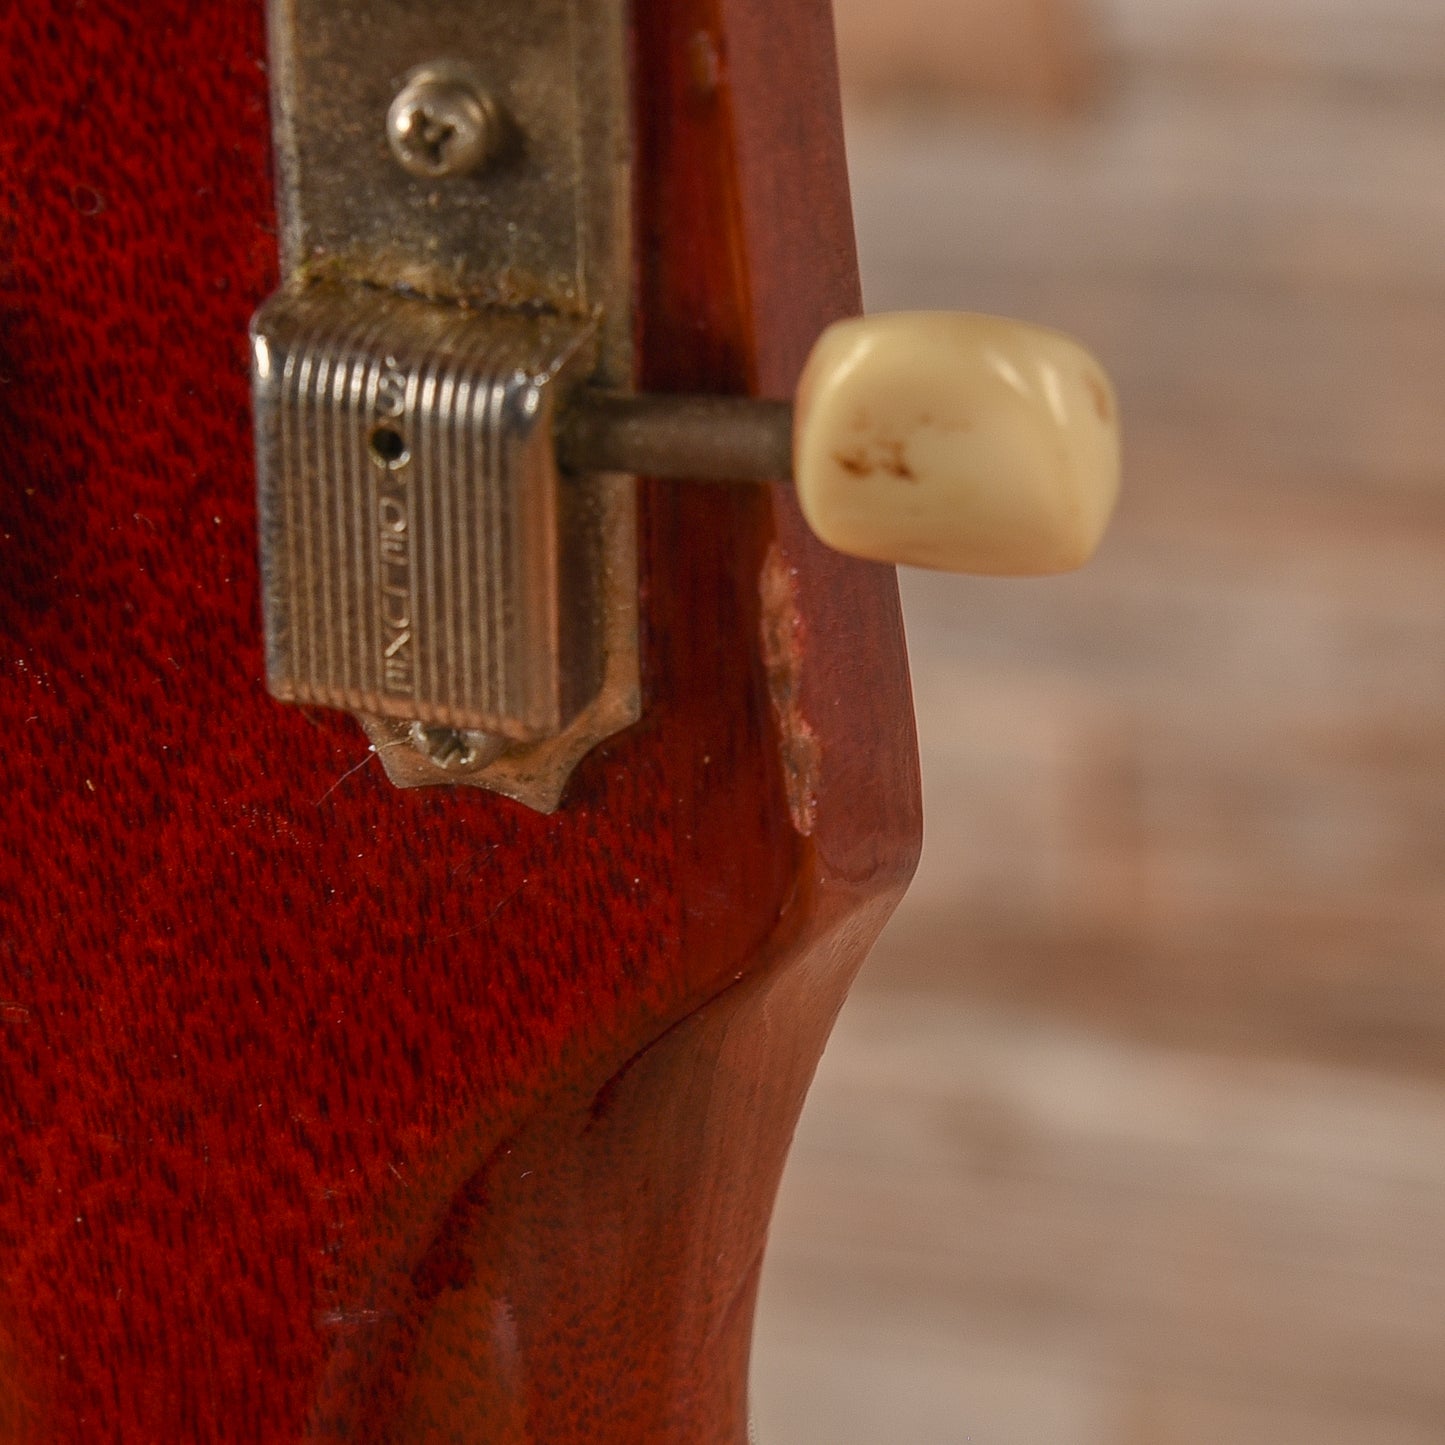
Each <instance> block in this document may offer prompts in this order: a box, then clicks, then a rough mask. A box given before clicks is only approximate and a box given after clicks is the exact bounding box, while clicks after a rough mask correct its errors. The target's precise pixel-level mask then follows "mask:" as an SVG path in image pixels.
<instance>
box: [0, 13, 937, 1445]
mask: <svg viewBox="0 0 1445 1445" xmlns="http://www.w3.org/2000/svg"><path fill="white" fill-rule="evenodd" d="M636 32H637V73H638V80H639V95H640V96H642V97H643V98H644V103H643V104H642V105H641V106H640V116H639V132H640V134H639V146H640V157H639V159H640V164H639V175H640V180H639V191H638V201H637V204H638V218H639V228H640V234H641V248H642V255H641V258H640V265H639V283H638V292H639V317H640V320H639V334H640V342H641V355H642V358H643V360H642V370H643V373H644V377H643V379H644V380H645V381H646V382H647V383H648V385H650V386H652V387H658V388H673V389H687V388H690V387H693V386H698V387H702V386H707V387H709V388H718V387H721V388H732V389H737V390H743V389H752V390H755V391H758V392H761V393H766V394H773V395H785V394H786V393H787V391H788V390H789V388H790V386H791V383H792V381H793V379H794V377H795V375H796V373H797V370H798V368H799V365H800V363H801V360H802V357H803V355H804V354H805V351H806V349H807V346H808V344H809V343H810V342H811V340H812V339H813V337H814V336H815V335H816V333H817V331H818V330H819V328H820V327H821V326H822V325H823V324H824V323H825V322H826V321H827V320H828V319H830V318H831V317H833V316H835V315H837V314H840V313H843V312H846V311H850V310H853V309H855V308H856V305H857V293H856V277H855V275H854V272H853V261H852V253H851V240H850V230H849V223H848V215H847V198H846V187H845V180H844V173H843V168H842V158H841V143H840V139H839V129H838V119H837V111H836V96H835V93H834V84H833V71H832V54H831V32H830V28H829V22H828V18H827V14H826V6H825V5H823V4H822V3H818V0H768V3H763V0H637V5H636ZM262 40H263V34H262V14H261V0H146V3H144V4H135V3H134V0H26V3H25V4H23V5H15V6H11V7H7V8H6V9H5V10H4V11H3V12H0V47H3V53H4V54H5V56H6V58H7V67H8V72H7V83H6V86H5V94H6V97H7V105H6V107H5V113H4V115H3V118H0V454H3V457H4V467H3V470H0V609H3V612H0V617H3V626H4V647H3V651H0V658H3V674H0V736H3V738H4V740H5V741H4V745H3V746H4V752H3V756H4V760H5V762H4V769H3V786H4V790H5V792H4V797H5V813H4V821H3V829H0V1441H5V1442H25V1445H29V1442H37V1445H39V1442H45V1445H50V1442H76V1445H78V1442H82V1441H84V1442H87V1445H93V1442H105V1441H125V1442H129V1445H153V1442H166V1445H170V1442H212V1441H215V1442H221V1441H225V1442H232V1441H234V1442H243V1441H244V1442H251V1441H264V1442H272V1441H275V1442H297V1441H303V1440H304V1441H341V1440H349V1441H417V1442H422V1441H426V1442H431V1441H452V1440H457V1441H462V1440H465V1441H469V1442H475V1441H486V1442H488V1445H523V1442H537V1445H542V1442H545V1445H584V1442H585V1445H740V1442H741V1441H742V1440H743V1439H744V1438H745V1427H744V1416H745V1389H746V1357H747V1347H748V1336H749V1330H750V1324H751V1315H752V1304H753V1295H754V1290H755V1286H756V1278H757V1270H758V1265H759V1260H760V1257H761V1250H762V1245H763V1238H764V1234H765V1230H766V1223H767V1216H768V1213H769V1210H770V1208H771V1205H772V1199H773V1194H774V1190H775V1188H776V1184H777V1178H778V1174H779V1171H780V1169H781V1166H782V1159H783V1155H784V1153H785V1152H786V1147H787V1142H788V1139H789V1137H790V1134H791V1131H792V1128H793V1125H794V1122H795V1120H796V1116H797V1111H798V1108H799V1107H800V1104H801V1100H802V1095H803V1091H804V1090H805V1088H806V1086H807V1082H808V1079H809V1077H810V1076H811V1073H812V1070H813V1067H814V1065H815V1063H816V1060H817V1057H818V1054H819V1051H820V1050H821V1047H822V1043H823V1040H824V1038H825V1036H826V1033H827V1030H828V1027H829V1025H830V1023H831V1021H832V1017H833V1015H834V1013H835V1012H836V1009H837V1007H838V1005H839V1003H840V1002H841V999H842V996H843V993H844V992H845V990H846V987H847V984H848V982H849V980H850V979H851V977H852V974H853V971H854V970H855V969H856V967H857V965H858V963H859V961H860V959H861V957H862V955H863V953H864V951H865V950H866V948H867V946H868V944H869V942H870V941H871V939H872V937H873V936H874V934H875V933H876V931H877V929H878V927H879V926H880V925H881V923H882V921H883V919H884V918H885V917H886V915H887V912H888V911H889V909H890V908H891V907H892V905H893V903H894V902H895V901H896V899H897V897H898V896H899V894H900V893H901V891H902V889H903V887H904V886H905V884H906V882H907V878H908V875H909V873H910V870H911V867H912V864H913V860H914V855H915V849H916V839H917V828H918V816H917V780H916V776H915V767H914V760H913V745H912V735H911V727H910V721H909V719H910V711H909V702H908V693H907V677H906V668H905V664H904V660H903V653H902V643H901V634H900V629H899V620H898V613H897V600H896V593H895V589H894V584H893V580H892V577H891V575H890V574H889V573H887V572H885V571H883V570H881V569H877V568H872V567H869V566H867V565H863V564H857V563H853V562H846V561H844V560H842V559H840V558H837V557H833V556H830V555H828V554H826V553H824V552H822V551H821V549H819V548H818V547H817V546H816V545H815V544H814V543H813V542H812V541H811V540H810V538H809V537H808V536H807V534H806V532H805V530H804V529H803V527H802V525H801V523H800V522H799V520H798V517H797V514H796V512H795V511H794V509H793V506H792V503H791V500H790V498H789V497H788V496H787V495H786V494H785V493H782V492H781V491H779V492H777V493H774V492H770V491H767V490H762V489H759V490H756V491H751V492H750V491H747V490H745V489H731V488H702V487H697V488H682V489H679V488H675V487H666V488H664V487H657V488H647V489H646V490H645V497H644V502H643V528H644V551H645V561H644V572H645V576H644V589H645V615H646V647H645V655H646V675H647V690H648V709H647V714H646V718H645V720H644V722H643V723H642V724H641V725H640V726H639V727H637V728H635V729H633V730H632V731H631V732H630V733H628V734H626V735H625V736H623V737H621V738H618V739H616V740H614V741H613V742H612V743H611V744H609V745H608V746H606V747H605V748H603V749H601V750H599V752H598V753H597V754H596V755H595V756H594V757H593V758H591V759H590V760H589V761H588V763H587V764H586V765H585V766H584V768H583V769H582V771H581V772H580V774H579V775H578V777H577V778H576V780H575V782H574V784H573V786H572V788H571V791H570V794H569V797H568V801H567V805H566V807H565V808H564V810H563V811H562V812H561V813H559V814H558V815H557V816H555V817H552V818H543V817H540V816H537V815H535V814H532V813H530V812H527V811H526V810H525V809H522V808H520V807H518V806H516V805H514V804H511V803H509V802H506V801H503V800H500V799H494V798H490V797H487V796H484V795H479V794H472V793H465V792H449V791H448V792H428V793H405V792H398V791H395V790H394V789H392V788H391V787H390V786H389V785H388V784H387V782H386V781H385V779H384V778H383V776H382V774H381V771H380V769H379V768H378V767H377V766H376V765H375V762H374V760H372V759H371V758H370V757H369V755H368V753H367V751H366V747H365V743H364V741H363V739H362V737H361V734H360V732H359V730H358V729H357V728H356V727H355V726H354V725H353V724H351V723H350V722H349V721H347V720H345V719H343V718H338V717H334V716H329V715H323V714H306V713H302V712H299V711H296V710H291V709H286V708H283V707H281V706H279V705H277V704H275V703H274V702H272V701H271V700H269V698H268V697H267V696H266V694H265V692H264V689H263V687H262V684H261V650H260V639H259V623H258V618H257V602H256V595H257V589H256V567H255V560H254V553H255V534H254V525H253V515H252V510H253V502H252V476H251V464H250V458H249V420H248V408H247V393H246V380H245V376H246V345H245V324H246V319H247V316H248V314H249V312H250V311H251V309H252V308H253V307H254V306H255V304H256V303H257V302H258V301H259V300H260V299H261V298H262V297H263V296H264V295H265V294H266V293H267V291H268V290H269V289H270V288H271V286H272V285H273V284H274V280H275V240H274V234H273V218H272V209H271V200H270V178H269V161H268V142H267V124H266V76H265V73H264V60H263V44H262Z"/></svg>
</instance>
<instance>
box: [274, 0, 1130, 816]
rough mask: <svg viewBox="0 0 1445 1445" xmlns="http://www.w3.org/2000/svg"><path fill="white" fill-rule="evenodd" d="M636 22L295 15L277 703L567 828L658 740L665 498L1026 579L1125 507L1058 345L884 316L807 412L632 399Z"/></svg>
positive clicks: (399, 772) (470, 10) (428, 14)
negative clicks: (599, 761)
mask: <svg viewBox="0 0 1445 1445" xmlns="http://www.w3.org/2000/svg"><path fill="white" fill-rule="evenodd" d="M504 12H505V13H504ZM348 13H349V12H348ZM622 14H623V7H612V6H600V7H598V6H589V5H586V4H582V3H579V0H537V3H536V5H535V6H534V7H533V11H532V12H531V14H530V18H529V20H528V24H527V25H526V26H525V27H521V28H519V27H518V26H517V25H516V23H515V12H514V10H513V9H512V8H511V7H495V8H489V7H483V8H482V9H481V10H478V9H477V8H476V7H474V6H471V5H468V4H464V3H463V0H438V3H437V4H436V5H434V6H430V7H417V6H414V5H410V4H405V3H402V0H372V3H370V4H368V5H366V6H362V7H358V9H357V11H356V13H355V15H353V16H351V18H350V19H349V20H347V21H346V22H345V23H343V21H342V20H341V19H339V18H338V15H337V13H336V12H335V10H334V7H332V6H331V4H330V0H272V6H271V25H272V53H273V55H274V56H275V57H276V67H275V73H276V85H275V93H274V103H275V111H276V135H277V140H278V150H279V155H280V174H281V186H280V202H281V206H280V209H281V216H282V241H283V264H284V270H285V273H286V277H285V284H284V285H283V287H282V289H281V291H280V292H279V293H278V294H277V295H276V296H275V297H274V298H273V299H272V300H271V301H270V302H268V303H267V304H266V306H265V307H263V308H262V310H261V311H260V313H259V314H258V315H257V317H256V320H255V323H254V326H253V358H254V360H253V372H254V388H255V401H256V418H257V440H258V459H259V466H258V471H259V479H260V508H261V521H262V563H263V575H264V588H265V614H266V632H267V659H268V676H269V681H270V686H271V688H272V690H273V692H275V694H276V695H277V696H278V697H280V698H282V699H284V700H286V701H289V702H294V703H299V704H304V705H313V706H325V707H333V708H340V709H344V710H346V711H348V712H351V713H353V714H355V715H356V716H357V717H359V718H360V719H361V720H362V722H363V724H364V726H365V727H366V728H367V731H368V733H369V734H370V736H371V740H372V743H373V746H374V747H375V748H376V749H377V751H378V753H379V754H380V756H381V759H382V762H383V763H384V765H385V767H386V769H387V772H388V774H389V776H390V777H391V778H392V780H393V781H394V782H395V783H397V784H398V785H401V786H408V787H411V786H430V785H435V784H455V783H464V784H469V785H474V786H478V787H484V788H489V789H493V790H495V791H500V792H503V793H507V794H509V795H510V796H512V797H515V798H518V799H520V800H521V801H524V802H526V803H528V804H529V805H531V806H533V807H537V808H541V809H551V808H555V807H556V806H557V804H558V802H559V800H560V797H561V792H562V789H563V787H564V786H565V783H566V780H567V778H568V776H569V775H570V773H571V771H572V769H573V768H574V767H575V766H576V763H577V762H578V761H579V760H580V759H581V758H582V757H583V756H584V755H585V754H586V753H587V752H588V751H590V750H591V749H592V748H593V747H594V746H595V745H596V744H597V743H598V742H600V741H601V740H602V739H603V738H605V737H607V736H609V735H610V734H612V733H615V732H617V731H619V730H621V729H622V728H625V727H627V726H628V725H630V724H631V723H632V722H634V721H635V720H636V719H637V717H638V715H639V709H640V692H641V689H640V684H639V661H638V623H637V608H638V599H637V568H636V546H637V543H636V525H637V520H636V498H635V490H634V483H633V481H632V478H633V477H635V476H648V477H655V478H674V479H678V480H687V479H693V480H702V481H726V482H781V481H787V480H790V479H791V480H794V481H795V483H796V486H797V490H798V497H799V501H800V503H801V507H802V510H803V513H804V515H805V517H806V518H807V520H808V522H809V523H810V525H811V526H812V527H813V529H814V531H815V532H816V533H817V535H818V536H819V537H820V538H821V539H822V540H823V541H824V542H825V543H827V544H829V545H830V546H833V547H835V548H837V549H839V550H841V551H844V552H848V553H851V554H854V555H857V556H860V557H866V558H871V559H874V560H877V561H882V562H895V563H911V564H916V565H921V566H927V567H936V568H943V569H950V570H958V571H971V572H987V573H997V574H1006V575H1037V574H1040V573H1048V572H1055V571H1061V570H1067V569H1069V568H1071V567H1074V566H1077V565H1079V564H1080V563H1081V562H1082V561H1083V560H1084V559H1085V558H1086V557H1087V555H1088V554H1089V553H1090V552H1091V551H1092V550H1093V548H1094V546H1095V545H1096V544H1097V542H1098V540H1099V537H1100V535H1101V534H1102V531H1103V529H1104V526H1105V525H1106V523H1107V520H1108V517H1109V514H1110V512H1111V509H1112V507H1113V505H1114V501H1115V497H1116V494H1117V490H1118V470H1119V447H1118V432H1117V424H1116V415H1115V412H1116V408H1115V400H1114V395H1113V391H1112V388H1111V387H1110V385H1109V382H1108V380H1107V378H1106V377H1105V375H1104V373H1103V372H1102V370H1101V369H1100V368H1099V366H1098V365H1097V363H1096V362H1094V361H1093V359H1092V358H1091V357H1089V356H1088V354H1087V353H1086V352H1084V351H1083V350H1082V349H1081V348H1080V347H1078V346H1077V345H1076V344H1075V343H1074V342H1072V341H1070V340H1068V339H1067V338H1065V337H1062V336H1060V335H1058V334H1056V333H1054V332H1049V331H1044V330H1041V329H1039V328H1034V327H1026V326H1021V325H1018V324H1016V323H1011V322H1003V321H998V320H993V319H990V318H985V317H978V316H967V315H940V314H904V315H894V316H882V317H869V318H862V319H854V320H849V321H843V322H840V323H839V324H838V325H836V326H834V327H832V328H831V329H830V330H829V331H827V332H826V333H825V334H824V335H823V336H822V338H821V339H820V340H819V342H818V344H817V347H816V349H815V350H814V352H813V355H812V359H811V360H810V362H809V364H808V366H807V368H806V370H805V373H804V375H803V378H802V382H801V385H800V388H799V391H798V394H797V396H796V398H795V399H794V400H793V401H792V402H786V401H759V400H752V399H745V398H719V397H710V398H698V397H685V396H635V395H632V394H630V392H629V385H630V380H631V376H632V356H631V336H632V321H631V310H630V293H631V279H632V268H633V261H632V256H633V243H632V238H631V235H630V231H629V226H628V223H627V220H626V216H627V213H628V200H629V195H630V191H629V185H630V182H629V169H628V162H627V157H628V154H629V141H630V134H629V117H630V102H629V97H628V83H629V82H628V64H627V43H626V33H625V26H624V24H623V23H622V19H621V17H622ZM443 33H445V34H446V35H448V36H450V38H451V43H452V46H453V49H454V51H455V52H456V53H454V54H452V55H451V56H449V58H447V59H446V60H437V59H435V58H434V56H432V55H431V54H430V47H431V46H432V45H433V44H434V43H435V41H436V37H437V36H438V35H439V34H443ZM398 66H401V67H404V68H402V69H400V71H399V73H398Z"/></svg>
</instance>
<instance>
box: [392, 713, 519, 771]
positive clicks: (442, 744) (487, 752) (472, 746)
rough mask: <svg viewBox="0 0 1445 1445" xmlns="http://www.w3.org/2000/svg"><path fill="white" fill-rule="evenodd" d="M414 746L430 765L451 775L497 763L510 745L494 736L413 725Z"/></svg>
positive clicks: (503, 739) (418, 724) (422, 724)
mask: <svg viewBox="0 0 1445 1445" xmlns="http://www.w3.org/2000/svg"><path fill="white" fill-rule="evenodd" d="M411 745H412V747H414V748H415V749H416V750H417V752H419V753H420V754H421V755H422V757H424V758H425V759H426V760H427V761H428V762H429V763H432V764H433V765H434V766H436V767H438V768H441V769H442V770H443V771H445V772H448V773H474V772H476V771H477V770H478V769H479V768H485V767H487V766H488V765H489V764H491V763H494V762H496V761H497V759H498V758H499V757H501V756H502V754H503V753H504V752H506V751H507V749H508V747H510V746H511V744H510V743H509V742H508V741H507V739H506V738H499V737H497V736H496V735H495V734H493V733H481V732H472V731H470V730H464V729H458V728H448V727H432V726H431V725H429V724H427V723H421V722H416V723H413V724H412V725H411Z"/></svg>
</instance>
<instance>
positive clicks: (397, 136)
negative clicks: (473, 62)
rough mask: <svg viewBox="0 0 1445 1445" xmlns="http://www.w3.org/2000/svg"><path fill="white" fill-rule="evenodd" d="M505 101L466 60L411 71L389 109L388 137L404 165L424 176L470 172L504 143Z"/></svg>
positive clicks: (433, 63) (447, 177) (445, 176)
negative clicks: (489, 90)
mask: <svg viewBox="0 0 1445 1445" xmlns="http://www.w3.org/2000/svg"><path fill="white" fill-rule="evenodd" d="M507 131H508V127H507V122H506V117H505V116H504V115H503V114H502V109H501V107H500V106H499V105H498V104H497V102H496V101H495V100H493V99H492V97H491V96H490V95H489V94H488V93H487V91H486V90H485V89H484V88H483V87H482V85H481V84H480V83H479V82H478V81H477V79H476V78H475V77H474V76H473V75H472V74H471V73H470V72H469V71H468V70H467V69H466V68H465V67H463V66H459V65H456V64H455V63H452V62H448V61H445V60H440V61H431V62H430V63H428V64H426V65H420V66H418V67H417V68H416V69H415V70H413V71H412V73H411V74H410V75H409V76H407V80H406V84H405V85H404V86H403V87H402V88H401V91H400V93H399V94H398V95H397V97H396V99H395V100H394V101H392V103H391V109H390V110H389V111H387V114H386V140H387V144H388V145H389V146H390V147H391V153H392V155H393V156H395V157H396V160H397V163H398V164H399V165H400V166H401V168H402V169H403V170H405V171H407V172H408V173H410V174H411V175H413V176H420V177H421V178H422V179H423V180H432V181H437V180H450V179H452V178H454V177H459V176H469V175H472V174H474V173H475V172H476V171H479V170H481V169H482V167H483V166H485V165H487V164H488V163H489V162H491V161H494V160H496V159H497V157H498V155H499V154H500V153H501V151H502V148H503V147H504V146H505V145H506V143H507V139H508V135H507Z"/></svg>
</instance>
